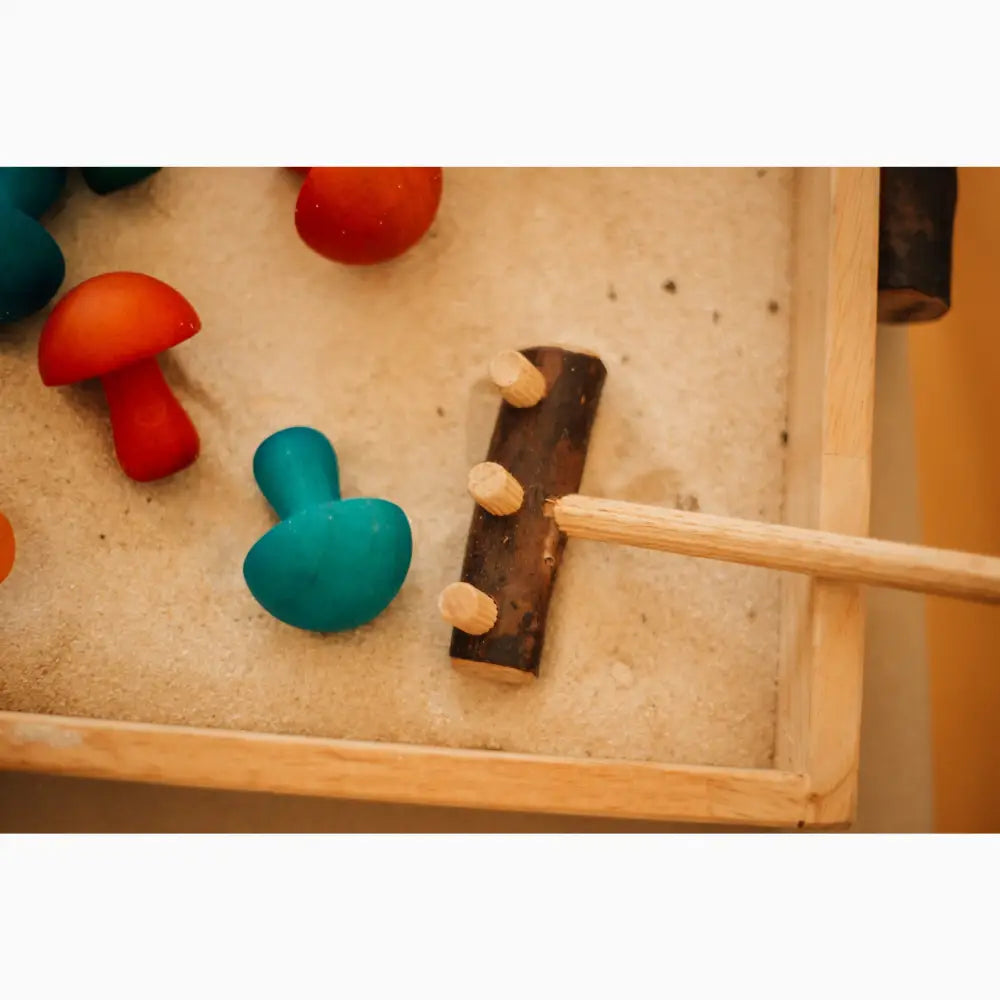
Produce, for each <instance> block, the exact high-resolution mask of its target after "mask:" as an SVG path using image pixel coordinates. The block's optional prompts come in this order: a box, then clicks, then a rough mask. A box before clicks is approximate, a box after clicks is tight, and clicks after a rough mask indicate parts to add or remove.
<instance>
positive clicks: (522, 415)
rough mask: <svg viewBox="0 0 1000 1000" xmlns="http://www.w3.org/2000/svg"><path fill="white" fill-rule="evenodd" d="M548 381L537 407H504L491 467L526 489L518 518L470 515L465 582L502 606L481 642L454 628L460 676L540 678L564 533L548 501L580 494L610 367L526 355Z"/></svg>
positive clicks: (576, 356) (569, 356)
mask: <svg viewBox="0 0 1000 1000" xmlns="http://www.w3.org/2000/svg"><path fill="white" fill-rule="evenodd" d="M522 353H523V354H524V356H525V357H526V358H527V359H528V360H529V361H531V362H532V363H533V364H534V365H535V366H536V367H538V368H539V369H540V370H541V372H542V374H543V375H544V376H545V383H546V387H547V388H546V394H545V396H544V397H543V398H542V400H541V401H540V402H538V403H536V404H535V405H534V406H531V407H527V408H523V409H519V408H518V407H514V406H511V405H510V404H509V403H506V402H502V403H501V404H500V412H499V413H498V415H497V421H496V425H495V427H494V430H493V438H492V440H491V441H490V446H489V450H488V453H487V456H486V461H489V462H496V463H497V464H499V465H502V466H503V467H504V468H505V469H507V470H508V471H509V472H510V473H511V474H512V475H513V476H514V477H515V478H516V479H517V480H518V482H519V483H520V484H521V485H522V486H523V487H524V502H523V505H522V506H521V509H520V510H519V511H518V512H517V513H516V514H511V515H508V516H506V517H496V516H494V515H493V514H489V513H487V512H486V511H485V510H483V509H482V508H481V507H479V506H478V505H477V506H476V509H475V512H474V513H473V516H472V525H471V527H470V528H469V538H468V543H467V546H466V551H465V560H464V563H463V566H462V581H463V582H465V583H471V584H472V585H473V586H474V587H477V588H478V589H479V590H481V591H483V592H484V593H486V594H488V595H489V596H490V597H492V598H493V600H494V601H495V602H496V605H497V609H498V612H499V613H498V615H497V621H496V624H495V625H494V626H493V628H492V629H490V631H489V632H487V633H486V634H485V635H478V636H476V635H468V634H467V633H465V632H461V631H459V630H458V629H454V630H453V631H452V640H451V650H450V652H451V658H452V662H453V664H454V666H455V667H456V669H459V670H462V671H465V672H468V673H473V674H477V675H481V676H487V677H490V678H491V679H493V680H500V681H507V682H510V683H519V682H523V681H531V680H533V679H534V678H535V677H537V676H538V665H539V662H540V660H541V656H542V643H543V639H544V637H545V622H546V618H547V616H548V610H549V600H550V598H551V596H552V587H553V585H554V583H555V578H556V573H557V571H558V569H559V563H560V561H561V559H562V553H563V548H564V547H565V544H566V536H565V535H564V534H562V532H560V531H559V529H558V528H557V527H556V524H555V521H554V520H553V519H552V518H550V517H546V516H545V513H544V506H545V501H546V499H547V498H549V497H559V496H564V495H566V494H568V493H577V492H579V489H580V480H581V478H582V476H583V465H584V460H585V459H586V456H587V446H588V444H589V443H590V431H591V428H592V426H593V423H594V417H595V416H596V414H597V404H598V402H599V400H600V396H601V390H602V388H603V387H604V379H605V376H606V375H607V369H606V368H605V367H604V364H603V362H602V361H601V360H600V358H597V357H595V356H593V355H590V354H583V353H578V352H574V351H566V350H563V349H562V348H557V347H535V348H531V349H529V350H526V351H522Z"/></svg>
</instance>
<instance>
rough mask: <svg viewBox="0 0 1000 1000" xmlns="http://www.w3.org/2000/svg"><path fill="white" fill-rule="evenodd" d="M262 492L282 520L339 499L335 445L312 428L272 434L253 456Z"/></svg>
mask: <svg viewBox="0 0 1000 1000" xmlns="http://www.w3.org/2000/svg"><path fill="white" fill-rule="evenodd" d="M253 475H254V479H256V480H257V485H258V487H259V488H260V491H261V493H263V494H264V497H265V499H266V500H267V502H268V503H269V504H270V505H271V506H272V507H273V508H274V512H275V513H276V514H277V515H278V517H279V518H281V520H282V521H285V520H287V519H288V518H290V517H293V516H294V515H295V514H299V513H303V512H305V511H307V510H309V509H310V508H311V507H315V506H317V505H318V504H323V503H331V502H333V501H336V500H339V499H340V469H339V467H338V464H337V455H336V453H335V452H334V450H333V446H332V445H331V444H330V442H329V441H328V440H327V438H326V437H324V436H323V435H322V434H320V432H319V431H314V430H312V429H311V428H309V427H293V428H289V429H288V430H286V431H280V432H279V433H277V434H272V435H271V436H270V437H269V438H267V439H266V440H265V441H264V442H263V443H262V444H261V445H260V447H259V448H258V449H257V451H256V453H255V454H254V457H253Z"/></svg>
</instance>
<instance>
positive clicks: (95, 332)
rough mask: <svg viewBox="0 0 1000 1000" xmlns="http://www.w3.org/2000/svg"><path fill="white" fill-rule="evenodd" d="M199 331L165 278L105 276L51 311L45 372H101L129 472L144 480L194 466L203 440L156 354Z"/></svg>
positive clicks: (41, 366)
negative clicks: (164, 375) (162, 279)
mask: <svg viewBox="0 0 1000 1000" xmlns="http://www.w3.org/2000/svg"><path fill="white" fill-rule="evenodd" d="M200 329H201V320H200V319H199V318H198V314H197V313H196V312H195V311H194V309H193V308H192V306H191V305H190V303H189V302H188V301H187V299H185V298H184V297H183V296H182V295H181V294H180V293H179V292H177V291H175V290H174V289H173V288H171V287H170V285H168V284H166V283H165V282H162V281H160V280H159V279H157V278H152V277H150V276H149V275H146V274H137V273H134V272H129V271H116V272H112V273H110V274H100V275H97V277H94V278H89V279H88V280H87V281H84V282H83V283H82V284H80V285H77V286H76V287H75V288H73V289H71V290H70V291H69V292H67V293H66V295H64V296H63V297H62V298H61V299H60V300H59V302H58V303H57V304H56V306H55V308H54V309H53V310H52V312H51V313H50V315H49V318H48V320H47V322H46V323H45V326H44V327H43V329H42V334H41V338H40V340H39V343H38V370H39V372H40V373H41V376H42V381H43V382H44V383H45V384H46V385H49V386H59V385H69V384H71V383H74V382H82V381H85V380H87V379H92V378H99V379H100V380H101V385H102V386H103V387H104V394H105V396H106V397H107V401H108V409H109V411H110V416H111V429H112V432H113V434H114V442H115V453H116V454H117V456H118V461H119V463H120V464H121V467H122V469H123V470H124V471H125V474H126V475H127V476H129V477H130V478H131V479H134V480H136V481H137V482H149V481H151V480H154V479H162V478H164V477H166V476H170V475H173V474H174V473H175V472H180V471H181V470H182V469H185V468H187V466H189V465H191V464H192V463H193V462H194V461H195V459H196V458H197V457H198V453H199V450H200V444H199V439H198V432H197V431H196V430H195V427H194V424H193V423H192V422H191V418H190V417H189V416H188V415H187V413H186V412H185V411H184V408H183V407H182V406H181V404H180V403H179V402H178V401H177V399H176V398H175V397H174V395H173V393H172V392H171V391H170V388H169V386H168V385H167V383H166V381H165V380H164V378H163V373H162V372H161V371H160V366H159V363H158V362H157V355H158V354H161V353H162V352H163V351H166V350H169V349H170V348H171V347H174V346H175V345H177V344H179V343H181V342H182V341H184V340H187V339H188V338H189V337H193V336H194V335H195V334H196V333H197V332H198V331H199V330H200Z"/></svg>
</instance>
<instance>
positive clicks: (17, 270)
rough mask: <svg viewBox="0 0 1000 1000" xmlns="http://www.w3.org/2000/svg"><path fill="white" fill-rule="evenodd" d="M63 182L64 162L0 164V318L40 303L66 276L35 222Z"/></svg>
mask: <svg viewBox="0 0 1000 1000" xmlns="http://www.w3.org/2000/svg"><path fill="white" fill-rule="evenodd" d="M65 183H66V168H65V167H0V323H12V322H16V321H17V320H20V319H25V318H26V317H28V316H31V315H32V314H34V313H36V312H38V311H39V310H41V309H42V308H44V307H45V306H46V305H48V303H49V302H50V301H51V300H52V298H53V297H54V296H55V294H56V292H57V291H59V286H60V285H61V284H62V283H63V279H64V278H65V277H66V261H65V260H64V259H63V255H62V251H61V250H60V249H59V245H58V244H57V243H56V241H55V240H54V239H53V238H52V237H51V236H50V235H49V233H48V231H47V230H46V229H45V227H44V226H43V225H42V224H41V223H40V222H39V221H38V220H39V219H40V218H41V216H42V215H44V214H45V212H47V211H48V210H49V209H50V208H51V207H52V206H53V205H54V204H55V203H56V201H58V200H59V196H60V195H61V194H62V190H63V187H64V185H65Z"/></svg>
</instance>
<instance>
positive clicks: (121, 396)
mask: <svg viewBox="0 0 1000 1000" xmlns="http://www.w3.org/2000/svg"><path fill="white" fill-rule="evenodd" d="M101 385H103V386H104V394H105V396H107V400H108V409H109V410H110V412H111V429H112V433H113V434H114V439H115V452H116V453H117V455H118V461H119V462H120V463H121V466H122V469H123V470H124V471H125V474H126V475H128V476H129V477H131V478H132V479H134V480H136V481H138V482H140V483H145V482H150V481H151V480H154V479H162V478H163V477H165V476H170V475H173V473H175V472H180V471H181V469H185V468H187V466H189V465H191V464H192V463H193V462H194V460H195V459H196V458H197V457H198V452H199V450H200V447H201V444H200V441H199V439H198V432H197V431H196V430H195V426H194V424H193V423H192V422H191V418H190V417H189V416H188V415H187V412H186V411H185V410H184V407H183V406H181V404H180V403H179V402H178V401H177V399H176V397H175V396H174V394H173V393H172V392H171V391H170V387H169V386H168V385H167V383H166V380H165V379H164V377H163V372H161V371H160V366H159V364H158V362H157V360H156V358H155V357H153V358H146V359H145V360H143V361H137V362H135V364H132V365H128V366H126V367H125V368H120V369H118V371H114V372H110V373H108V374H107V375H104V376H102V378H101Z"/></svg>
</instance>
